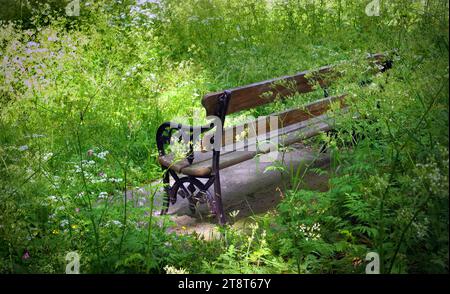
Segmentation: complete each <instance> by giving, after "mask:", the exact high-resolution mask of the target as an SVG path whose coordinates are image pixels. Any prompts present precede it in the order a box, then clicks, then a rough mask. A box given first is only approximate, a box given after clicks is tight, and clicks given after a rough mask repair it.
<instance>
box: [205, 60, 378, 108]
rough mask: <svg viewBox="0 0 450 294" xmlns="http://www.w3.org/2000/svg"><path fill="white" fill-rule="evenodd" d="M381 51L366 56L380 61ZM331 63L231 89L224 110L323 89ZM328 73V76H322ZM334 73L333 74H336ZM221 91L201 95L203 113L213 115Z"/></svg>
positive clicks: (327, 80)
mask: <svg viewBox="0 0 450 294" xmlns="http://www.w3.org/2000/svg"><path fill="white" fill-rule="evenodd" d="M383 57H384V55H383V54H373V55H370V56H369V57H368V58H369V59H374V60H375V61H379V60H381V59H382V58H383ZM332 70H333V67H332V66H325V67H322V68H319V69H318V70H313V71H303V72H300V73H297V74H295V75H291V76H284V77H279V78H275V79H271V80H266V81H262V82H258V83H254V84H250V85H246V86H242V87H237V88H233V89H230V90H229V92H230V93H231V98H230V100H229V102H228V107H227V112H226V114H231V113H235V112H239V111H242V110H246V109H251V108H254V107H257V106H260V105H264V104H267V103H271V102H273V101H274V100H275V99H276V98H277V97H280V98H283V97H287V96H290V95H293V94H295V93H299V94H302V93H308V92H311V91H313V90H314V84H317V83H318V84H319V85H320V86H321V87H322V88H324V89H326V86H327V84H328V83H329V81H330V80H329V79H328V75H327V74H330V73H332ZM325 76H327V79H325V78H324V77H325ZM336 76H337V75H334V77H333V78H335V77H336ZM222 94H223V92H216V93H210V94H207V95H205V96H204V97H203V99H202V104H203V107H204V108H205V110H206V115H216V111H217V107H218V103H219V97H220V96H221V95H222Z"/></svg>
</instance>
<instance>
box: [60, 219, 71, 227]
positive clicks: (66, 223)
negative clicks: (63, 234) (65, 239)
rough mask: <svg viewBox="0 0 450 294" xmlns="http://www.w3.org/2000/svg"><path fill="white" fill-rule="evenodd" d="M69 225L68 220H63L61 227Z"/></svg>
mask: <svg viewBox="0 0 450 294" xmlns="http://www.w3.org/2000/svg"><path fill="white" fill-rule="evenodd" d="M68 224H69V221H68V220H66V219H63V220H62V221H61V224H60V225H61V227H63V228H64V227H65V226H67V225H68Z"/></svg>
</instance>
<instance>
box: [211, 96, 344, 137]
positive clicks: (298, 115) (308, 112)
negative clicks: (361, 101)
mask: <svg viewBox="0 0 450 294" xmlns="http://www.w3.org/2000/svg"><path fill="white" fill-rule="evenodd" d="M345 97H346V95H340V96H333V97H327V98H324V99H321V100H317V101H314V102H312V103H309V104H307V105H305V106H303V107H300V108H295V109H289V110H286V111H283V112H280V113H274V114H272V115H271V116H276V117H277V120H278V125H277V126H276V128H285V127H287V126H289V125H292V124H295V123H299V122H302V121H305V120H308V119H310V118H313V117H316V116H319V115H321V114H324V113H325V112H327V111H328V110H329V109H330V107H331V104H332V103H338V102H339V107H344V106H345ZM270 127H271V125H270V117H263V118H262V119H259V120H253V121H250V122H248V123H245V124H241V125H236V126H232V127H228V128H225V130H224V131H223V134H222V146H226V145H230V144H233V143H236V142H238V141H241V140H242V139H243V138H239V136H241V135H242V134H241V133H242V132H243V131H245V130H247V131H246V135H245V139H247V140H248V139H252V138H255V137H258V136H261V135H263V134H264V133H267V132H271V131H274V129H271V128H270ZM213 135H214V134H213V133H208V134H205V137H204V138H203V141H202V142H209V140H211V138H212V137H213ZM205 146H206V144H205Z"/></svg>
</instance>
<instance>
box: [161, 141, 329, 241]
mask: <svg viewBox="0 0 450 294" xmlns="http://www.w3.org/2000/svg"><path fill="white" fill-rule="evenodd" d="M279 158H280V157H279ZM271 165H273V163H261V162H259V163H258V162H257V161H256V160H249V161H246V162H243V163H240V164H238V165H235V166H232V167H229V168H226V169H224V170H222V171H221V180H222V181H221V184H222V194H223V195H222V198H223V205H224V210H225V213H226V214H227V215H229V214H230V213H231V212H238V214H237V216H236V217H235V219H234V220H233V221H234V222H235V225H236V226H243V225H244V226H245V224H246V223H248V222H249V221H251V220H250V217H251V216H253V215H257V214H261V213H265V212H267V211H270V210H273V209H274V208H275V207H276V205H277V204H278V203H279V202H280V200H281V196H280V192H281V191H283V190H284V188H286V186H288V185H289V184H290V183H289V180H288V179H287V178H288V177H286V176H284V177H282V176H281V173H280V172H279V171H276V170H270V171H266V168H267V167H268V166H271ZM284 165H285V166H286V167H287V168H288V170H290V169H293V170H297V169H298V168H300V169H301V173H302V174H303V173H304V171H307V170H309V169H308V168H309V167H321V168H323V169H328V166H329V156H328V155H327V154H319V153H318V152H317V150H312V149H310V148H308V147H305V146H303V145H301V144H296V145H295V146H294V150H292V151H291V152H289V153H286V154H285V155H284ZM301 187H302V188H306V189H310V190H317V191H326V190H327V189H328V177H327V176H326V175H317V174H315V173H313V172H311V171H309V172H306V173H305V174H304V177H303V183H302V186H301ZM211 192H212V191H211ZM162 196H163V194H162V193H160V192H159V193H157V195H156V197H155V203H156V205H160V203H161V201H162ZM169 215H170V216H171V219H172V220H173V221H174V222H175V223H176V224H177V226H176V227H174V228H173V229H172V231H175V232H177V233H193V232H196V233H198V234H199V235H202V236H204V238H205V239H211V238H214V236H215V235H217V231H216V229H215V227H216V225H217V221H216V219H215V218H212V217H211V216H210V215H209V209H208V207H207V205H206V204H203V205H201V206H200V207H198V210H197V212H196V213H195V214H193V213H192V212H191V211H190V210H189V203H188V201H187V200H186V199H182V198H180V197H179V198H178V200H177V203H175V205H173V206H171V207H170V208H169Z"/></svg>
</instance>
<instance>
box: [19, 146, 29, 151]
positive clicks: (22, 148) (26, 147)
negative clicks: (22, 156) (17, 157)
mask: <svg viewBox="0 0 450 294" xmlns="http://www.w3.org/2000/svg"><path fill="white" fill-rule="evenodd" d="M17 149H19V151H26V150H28V146H27V145H22V146H20V147H19V148H17Z"/></svg>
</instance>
